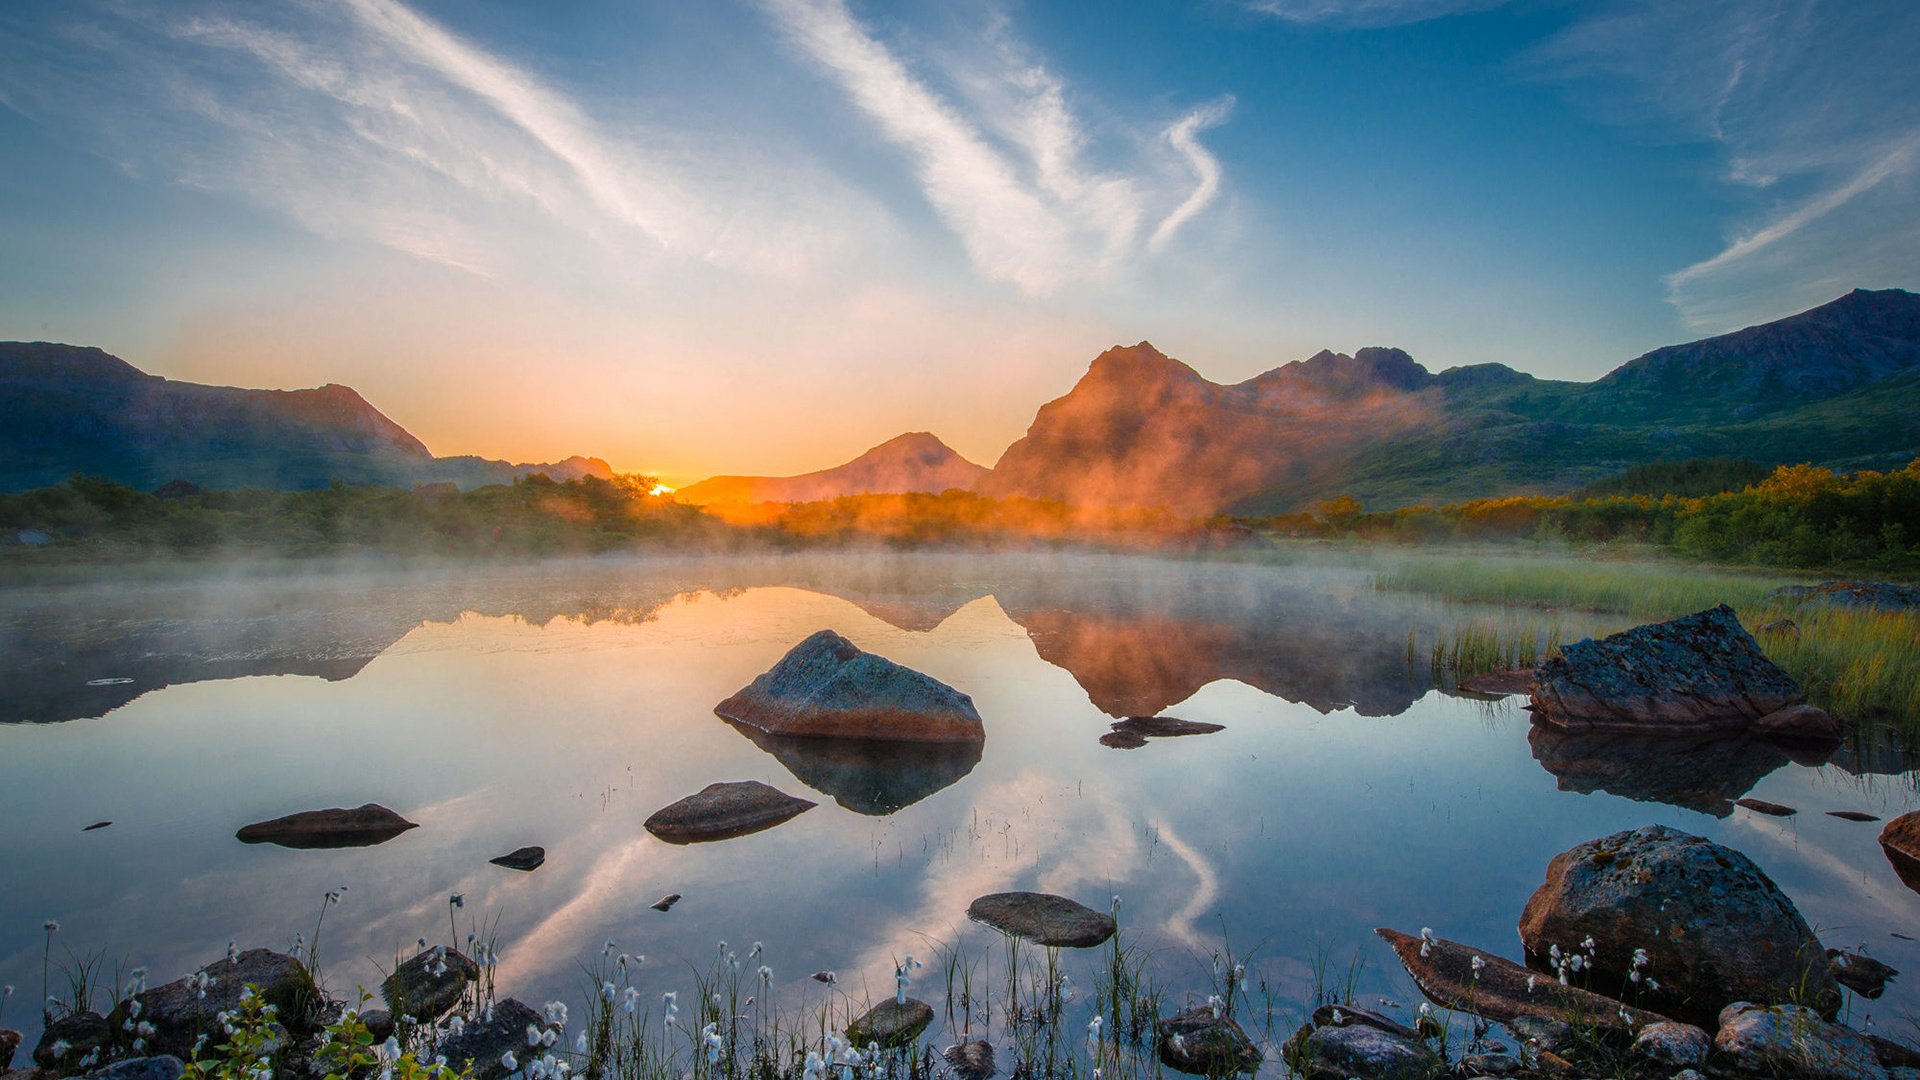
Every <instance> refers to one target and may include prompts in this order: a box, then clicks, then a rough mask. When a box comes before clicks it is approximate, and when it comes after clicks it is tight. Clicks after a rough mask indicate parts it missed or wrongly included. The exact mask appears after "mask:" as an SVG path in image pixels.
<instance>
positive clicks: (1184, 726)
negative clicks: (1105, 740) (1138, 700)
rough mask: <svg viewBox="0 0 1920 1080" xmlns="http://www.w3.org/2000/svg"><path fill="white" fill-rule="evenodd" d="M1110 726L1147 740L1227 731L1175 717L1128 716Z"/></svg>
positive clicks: (1196, 721) (1219, 727)
mask: <svg viewBox="0 0 1920 1080" xmlns="http://www.w3.org/2000/svg"><path fill="white" fill-rule="evenodd" d="M1111 726H1112V728H1113V730H1115V731H1120V732H1127V733H1130V734H1134V735H1139V736H1142V737H1143V738H1148V739H1177V738H1179V737H1180V736H1182V735H1211V734H1213V733H1214V732H1216V731H1225V730H1227V727H1226V725H1225V724H1209V723H1205V722H1203V721H1199V720H1182V719H1180V718H1179V717H1177V716H1129V717H1127V718H1126V719H1125V720H1121V721H1118V722H1116V723H1114V724H1113V725H1111Z"/></svg>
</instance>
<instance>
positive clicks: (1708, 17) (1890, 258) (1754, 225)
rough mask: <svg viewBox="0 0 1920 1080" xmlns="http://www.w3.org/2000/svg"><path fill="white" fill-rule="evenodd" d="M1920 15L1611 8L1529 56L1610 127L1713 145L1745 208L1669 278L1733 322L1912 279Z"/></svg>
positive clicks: (1681, 294) (1806, 2)
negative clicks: (1714, 244)
mask: <svg viewBox="0 0 1920 1080" xmlns="http://www.w3.org/2000/svg"><path fill="white" fill-rule="evenodd" d="M1916 35H1920V8H1915V7H1913V6H1912V5H1902V4H1890V5H1873V4H1831V3H1822V2H1819V0H1750V2H1742V3H1685V4H1680V3H1667V2H1661V0H1615V2H1612V3H1609V4H1606V5H1603V6H1599V7H1596V8H1590V9H1586V10H1585V11H1583V13H1582V14H1581V17H1580V18H1578V19H1577V20H1576V21H1575V22H1574V23H1573V24H1572V25H1571V26H1569V27H1568V28H1567V29H1566V30H1565V31H1563V32H1562V33H1560V34H1558V35H1557V36H1555V37H1554V38H1553V39H1552V40H1550V41H1548V42H1547V43H1545V44H1544V45H1543V46H1541V47H1540V48H1539V49H1537V50H1535V52H1534V53H1533V54H1532V55H1531V56H1530V57H1529V58H1528V66H1529V67H1530V68H1531V69H1532V70H1533V71H1535V72H1536V73H1538V74H1540V75H1542V76H1543V77H1547V78H1551V79H1556V80H1563V81H1566V82H1568V83H1569V84H1570V85H1571V86H1572V88H1573V92H1574V94H1575V96H1576V98H1577V99H1581V100H1584V101H1586V102H1587V103H1589V104H1590V105H1591V106H1592V107H1593V108H1595V109H1596V110H1597V111H1600V112H1601V113H1602V114H1603V115H1606V116H1608V117H1609V118H1611V119H1616V120H1619V121H1622V122H1625V123H1630V124H1636V125H1644V124H1649V123H1652V124H1656V125H1659V126H1662V127H1666V128H1670V129H1677V130H1678V131H1679V133H1680V134H1681V136H1682V137H1691V138H1699V139H1704V140H1707V141H1709V142H1711V143H1714V144H1716V145H1717V146H1719V147H1720V150H1721V154H1722V159H1723V161H1724V171H1723V173H1722V175H1721V177H1720V179H1721V180H1722V181H1723V182H1724V183H1725V184H1727V185H1728V186H1729V192H1730V194H1731V195H1732V196H1733V197H1734V198H1735V199H1736V200H1737V201H1738V202H1739V203H1741V204H1744V205H1743V207H1742V208H1741V209H1738V210H1736V211H1735V216H1734V218H1733V220H1732V224H1731V227H1730V228H1729V229H1728V232H1727V236H1726V239H1725V241H1724V243H1723V245H1722V246H1721V248H1720V250H1718V251H1716V252H1713V253H1711V254H1707V255H1705V256H1703V257H1702V258H1700V259H1699V260H1698V261H1696V262H1694V263H1691V264H1689V265H1687V266H1684V267H1680V268H1678V269H1676V270H1674V271H1673V272H1672V273H1670V274H1668V275H1667V278H1666V282H1665V284H1666V287H1667V294H1668V299H1669V300H1670V301H1671V302H1672V303H1673V305H1674V306H1675V307H1676V308H1677V309H1678V310H1679V311H1680V313H1681V315H1682V316H1683V317H1684V318H1685V319H1686V320H1687V321H1688V323H1689V324H1691V325H1692V326H1694V327H1695V328H1697V329H1702V330H1715V329H1728V328H1732V327H1735V326H1739V325H1742V324H1744V323H1749V322H1755V321H1760V320H1763V319H1766V318H1771V317H1774V316H1777V315H1780V314H1783V313H1785V312H1787V311H1792V310H1795V309H1797V308H1802V307H1807V306H1810V305H1812V304H1815V303H1818V302H1821V301H1824V300H1828V299H1831V298H1832V297H1833V296H1834V295H1835V294H1836V293H1838V292H1842V291H1845V290H1847V289H1850V288H1853V287H1855V286H1869V287H1870V286H1876V285H1886V284H1898V283H1901V282H1905V281H1911V280H1912V279H1913V278H1914V276H1915V275H1916V273H1920V256H1917V255H1916V254H1915V252H1917V251H1920V190H1916V182H1915V181H1916V178H1920V114H1916V113H1915V111H1914V108H1913V105H1912V103H1913V102H1914V101H1915V100H1920V70H1917V69H1916V66H1915V65H1914V64H1913V63H1912V61H1911V56H1910V55H1909V54H1910V53H1911V46H1910V44H1909V43H1910V42H1912V41H1913V40H1914V39H1915V36H1916Z"/></svg>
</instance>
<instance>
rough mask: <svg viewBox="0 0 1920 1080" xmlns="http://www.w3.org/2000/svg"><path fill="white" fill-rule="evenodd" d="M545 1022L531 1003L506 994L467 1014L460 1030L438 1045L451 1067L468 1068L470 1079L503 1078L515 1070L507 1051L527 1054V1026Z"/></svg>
mask: <svg viewBox="0 0 1920 1080" xmlns="http://www.w3.org/2000/svg"><path fill="white" fill-rule="evenodd" d="M544 1026H545V1018H544V1017H542V1016H541V1015H540V1014H539V1013H537V1012H535V1011H533V1008H532V1007H531V1006H529V1005H527V1004H526V1003H525V1002H523V1001H520V1000H518V999H516V998H508V999H506V1000H505V1001H497V1002H494V1003H493V1005H492V1006H490V1007H489V1008H488V1009H486V1010H484V1011H482V1012H481V1014H480V1015H479V1016H476V1017H469V1018H467V1022H466V1024H465V1025H464V1026H463V1027H462V1028H461V1029H460V1033H459V1034H458V1035H449V1036H448V1037H446V1038H445V1039H442V1040H441V1041H440V1046H439V1048H438V1049H439V1053H440V1054H441V1055H442V1056H444V1057H445V1058H446V1059H447V1064H448V1065H450V1066H452V1067H453V1068H455V1069H465V1068H471V1069H472V1070H473V1080H503V1078H504V1077H506V1076H508V1075H509V1074H511V1073H513V1072H515V1071H516V1070H515V1069H512V1068H509V1067H507V1065H506V1064H505V1062H504V1060H503V1059H504V1058H505V1057H506V1055H507V1054H509V1053H512V1054H519V1055H526V1054H528V1053H529V1052H530V1051H529V1050H528V1048H527V1029H528V1028H540V1027H544ZM515 1064H519V1063H518V1062H517V1061H516V1062H515Z"/></svg>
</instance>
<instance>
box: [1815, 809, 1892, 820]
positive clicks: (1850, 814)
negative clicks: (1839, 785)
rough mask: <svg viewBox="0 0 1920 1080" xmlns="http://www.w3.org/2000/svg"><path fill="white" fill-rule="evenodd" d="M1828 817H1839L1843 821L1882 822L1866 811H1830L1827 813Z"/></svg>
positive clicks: (1876, 816)
mask: <svg viewBox="0 0 1920 1080" xmlns="http://www.w3.org/2000/svg"><path fill="white" fill-rule="evenodd" d="M1827 816H1828V817H1837V818H1839V819H1840V820H1841V821H1879V820H1880V818H1879V816H1878V815H1876V814H1869V813H1867V812H1866V811H1864V810H1829V811H1827Z"/></svg>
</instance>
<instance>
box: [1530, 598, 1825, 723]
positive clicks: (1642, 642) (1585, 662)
mask: <svg viewBox="0 0 1920 1080" xmlns="http://www.w3.org/2000/svg"><path fill="white" fill-rule="evenodd" d="M1805 696H1806V695H1805V694H1804V693H1803V692H1802V691H1801V689H1800V684H1799V683H1797V682H1795V681H1794V680H1793V677H1792V676H1790V675H1788V674H1787V673H1786V672H1784V671H1782V670H1780V668H1779V667H1778V666H1777V665H1775V664H1774V663H1773V661H1771V660H1768V659H1767V657H1766V655H1765V654H1764V653H1762V652H1761V651H1760V646H1759V645H1757V644H1756V643H1755V642H1754V640H1753V636H1752V635H1750V634H1748V633H1747V632H1746V630H1745V629H1744V628H1743V627H1741V625H1740V620H1739V619H1738V618H1737V617H1736V616H1735V615H1734V613H1733V609H1732V608H1730V607H1727V606H1726V605H1725V604H1721V605H1720V606H1718V607H1714V608H1709V609H1708V610H1706V611H1701V612H1696V613H1694V614H1692V615H1684V616H1681V617H1680V618H1678V619H1672V620H1669V621H1667V622H1663V623H1653V624H1650V625H1647V626H1636V627H1634V628H1633V629H1631V630H1623V631H1621V632H1620V633H1617V634H1612V635H1609V636H1607V637H1605V638H1602V639H1600V640H1599V641H1594V640H1591V639H1588V640H1584V641H1577V642H1574V643H1573V644H1571V645H1568V646H1566V647H1564V648H1563V649H1562V650H1561V651H1560V655H1558V656H1554V657H1550V658H1549V659H1548V660H1547V662H1546V663H1544V664H1542V665H1540V674H1539V684H1538V685H1537V686H1536V687H1535V688H1534V691H1533V707H1534V717H1535V719H1536V720H1538V721H1540V722H1543V723H1547V724H1551V725H1553V726H1554V727H1557V728H1561V729H1564V730H1567V731H1631V732H1644V733H1649V734H1669V733H1671V734H1685V733H1693V732H1701V731H1745V730H1749V729H1751V728H1752V727H1753V726H1754V724H1755V722H1756V721H1759V720H1760V719H1761V718H1762V717H1765V716H1767V715H1768V714H1770V713H1774V712H1778V711H1779V710H1781V709H1785V708H1787V707H1789V706H1793V705H1798V704H1800V702H1801V700H1802V699H1803V698H1804V697H1805Z"/></svg>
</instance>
